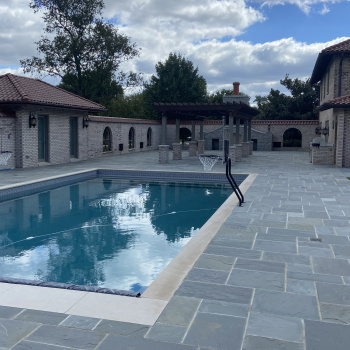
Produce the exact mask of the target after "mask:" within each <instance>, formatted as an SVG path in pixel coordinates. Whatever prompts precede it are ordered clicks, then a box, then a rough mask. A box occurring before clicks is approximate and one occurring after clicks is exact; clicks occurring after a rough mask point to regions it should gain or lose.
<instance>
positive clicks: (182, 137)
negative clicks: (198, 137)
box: [176, 128, 194, 143]
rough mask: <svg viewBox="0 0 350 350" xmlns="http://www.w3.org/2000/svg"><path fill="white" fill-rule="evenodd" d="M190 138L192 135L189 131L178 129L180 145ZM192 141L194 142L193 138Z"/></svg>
mask: <svg viewBox="0 0 350 350" xmlns="http://www.w3.org/2000/svg"><path fill="white" fill-rule="evenodd" d="M190 137H192V133H191V131H190V129H187V128H180V140H181V142H182V143H185V141H188V140H189V138H190ZM180 140H176V142H179V141H180ZM192 141H194V137H193V138H192Z"/></svg>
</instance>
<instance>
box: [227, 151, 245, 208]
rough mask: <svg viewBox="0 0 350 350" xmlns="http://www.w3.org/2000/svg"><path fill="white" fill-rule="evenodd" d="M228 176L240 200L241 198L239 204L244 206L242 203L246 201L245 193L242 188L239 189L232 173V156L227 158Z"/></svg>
mask: <svg viewBox="0 0 350 350" xmlns="http://www.w3.org/2000/svg"><path fill="white" fill-rule="evenodd" d="M226 177H227V180H228V182H229V183H230V185H231V187H232V189H233V190H234V192H235V194H236V196H237V198H238V200H239V206H240V207H241V206H242V203H244V196H243V193H242V192H241V190H240V189H239V187H238V185H237V183H236V181H235V179H234V178H233V176H232V174H231V158H230V157H228V158H227V162H226Z"/></svg>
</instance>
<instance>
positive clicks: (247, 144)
mask: <svg viewBox="0 0 350 350" xmlns="http://www.w3.org/2000/svg"><path fill="white" fill-rule="evenodd" d="M249 148H250V142H243V143H242V157H248V156H249Z"/></svg>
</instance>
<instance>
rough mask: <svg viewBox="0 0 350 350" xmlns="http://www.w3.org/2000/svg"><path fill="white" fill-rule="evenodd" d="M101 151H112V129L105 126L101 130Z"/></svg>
mask: <svg viewBox="0 0 350 350" xmlns="http://www.w3.org/2000/svg"><path fill="white" fill-rule="evenodd" d="M102 150H103V152H110V151H112V130H111V129H110V128H109V127H108V126H107V127H106V128H105V130H104V131H103V149H102Z"/></svg>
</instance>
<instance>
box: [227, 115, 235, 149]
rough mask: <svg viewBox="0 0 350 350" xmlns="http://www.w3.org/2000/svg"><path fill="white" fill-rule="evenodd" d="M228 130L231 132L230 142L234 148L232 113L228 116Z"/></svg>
mask: <svg viewBox="0 0 350 350" xmlns="http://www.w3.org/2000/svg"><path fill="white" fill-rule="evenodd" d="M228 130H229V141H230V146H233V144H234V142H233V115H232V112H229V114H228Z"/></svg>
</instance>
